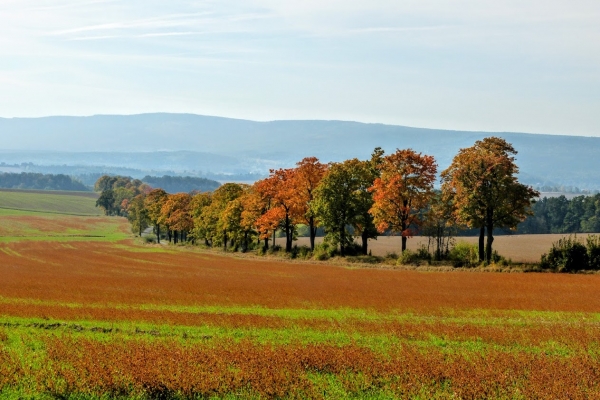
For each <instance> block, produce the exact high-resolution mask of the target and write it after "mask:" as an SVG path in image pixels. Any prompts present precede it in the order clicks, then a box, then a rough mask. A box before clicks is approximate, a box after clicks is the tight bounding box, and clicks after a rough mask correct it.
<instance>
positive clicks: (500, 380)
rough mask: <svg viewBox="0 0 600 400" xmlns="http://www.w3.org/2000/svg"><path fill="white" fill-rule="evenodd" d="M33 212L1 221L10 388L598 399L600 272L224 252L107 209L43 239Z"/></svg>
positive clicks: (2, 382)
mask: <svg viewBox="0 0 600 400" xmlns="http://www.w3.org/2000/svg"><path fill="white" fill-rule="evenodd" d="M33 214H36V215H38V214H39V213H30V214H27V213H22V214H21V215H1V216H0V229H4V227H5V225H7V223H6V221H12V222H11V223H12V225H11V226H12V228H10V230H7V231H6V232H8V233H7V235H15V236H13V237H12V238H10V240H8V239H7V240H6V241H4V242H2V243H0V276H1V277H2V278H1V280H0V391H2V392H1V393H0V396H1V397H3V398H15V399H17V398H48V399H53V398H60V399H69V398H70V399H100V398H137V399H144V398H148V399H162V398H339V399H342V398H381V399H383V398H386V399H387V398H415V399H416V398H419V399H428V398H464V399H471V398H572V399H576V398H581V399H584V398H600V363H599V361H600V360H599V358H600V296H598V293H600V275H562V274H550V273H543V274H541V273H540V274H533V273H532V274H522V273H521V274H517V273H515V274H509V273H492V272H470V271H456V272H419V271H403V270H386V269H376V268H371V269H364V268H348V267H341V266H334V265H331V264H327V263H312V262H295V261H284V260H276V259H262V258H256V257H242V256H235V255H222V254H218V253H216V252H207V251H202V250H199V249H197V248H194V247H175V246H159V245H142V244H139V243H137V242H135V241H134V240H133V239H131V238H125V237H126V235H125V229H126V224H124V223H123V221H122V220H120V219H117V218H107V217H96V218H98V221H104V222H105V223H106V225H105V226H104V227H103V229H104V231H105V233H106V235H105V236H104V237H102V238H94V237H92V236H91V235H90V236H89V237H86V236H80V237H77V238H76V239H77V240H70V239H68V238H66V237H63V238H61V240H46V239H42V238H40V239H36V240H31V239H29V238H26V235H24V233H23V232H20V231H19V226H20V225H19V224H18V223H17V222H15V221H18V218H21V219H22V220H23V221H29V222H27V223H25V222H24V223H23V225H21V226H22V227H23V230H29V229H31V228H32V227H33V228H35V229H37V230H38V231H40V232H44V230H46V229H49V230H50V231H51V232H52V233H56V232H60V231H61V229H62V228H60V229H59V228H58V227H56V226H52V227H51V228H46V227H44V226H37V224H38V223H41V221H35V220H30V219H27V218H31V217H32V216H33ZM12 217H16V218H17V220H14V219H10V218H12ZM53 217H54V218H57V219H56V220H55V222H56V223H59V222H60V221H61V219H62V218H64V221H66V222H64V223H65V224H66V225H69V226H75V225H77V226H79V228H78V229H80V230H81V232H84V231H85V230H86V229H94V228H93V227H94V226H95V225H94V222H92V221H90V220H89V218H90V217H83V216H82V217H77V216H59V215H54V216H53ZM44 218H50V216H46V215H45V216H44ZM92 220H93V221H95V219H92ZM44 221H45V220H44Z"/></svg>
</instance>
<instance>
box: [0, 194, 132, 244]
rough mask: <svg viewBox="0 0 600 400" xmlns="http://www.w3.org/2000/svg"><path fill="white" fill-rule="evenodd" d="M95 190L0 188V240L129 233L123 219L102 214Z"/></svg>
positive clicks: (122, 235)
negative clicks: (64, 190)
mask: <svg viewBox="0 0 600 400" xmlns="http://www.w3.org/2000/svg"><path fill="white" fill-rule="evenodd" d="M96 198H97V194H96V193H91V192H61V191H41V190H40V191H35V190H6V189H1V190H0V242H14V241H19V240H42V241H44V240H47V241H57V240H59V241H65V240H67V241H69V240H74V241H78V240H108V241H117V240H122V239H125V238H128V237H129V236H130V235H129V234H128V232H129V227H128V223H127V221H126V220H125V219H124V218H115V217H104V216H102V210H101V209H99V208H97V207H96Z"/></svg>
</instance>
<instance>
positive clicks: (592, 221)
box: [518, 194, 600, 234]
mask: <svg viewBox="0 0 600 400" xmlns="http://www.w3.org/2000/svg"><path fill="white" fill-rule="evenodd" d="M532 212H533V215H532V216H530V217H528V218H527V219H526V220H525V221H524V222H522V223H521V224H519V227H518V232H519V233H523V234H535V233H592V232H600V194H596V195H594V196H577V197H574V198H572V199H570V200H569V199H567V198H566V197H565V196H559V197H548V198H543V199H541V200H539V201H537V202H536V203H535V204H533V206H532Z"/></svg>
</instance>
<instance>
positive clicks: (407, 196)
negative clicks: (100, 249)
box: [96, 137, 537, 262]
mask: <svg viewBox="0 0 600 400" xmlns="http://www.w3.org/2000/svg"><path fill="white" fill-rule="evenodd" d="M514 154H516V151H515V149H514V148H513V147H512V146H511V145H510V144H509V143H507V142H506V141H504V140H502V139H499V138H494V137H490V138H486V139H484V140H482V141H477V142H476V143H475V145H474V146H472V147H470V148H466V149H461V150H460V152H459V153H458V155H457V156H456V157H455V158H454V160H453V162H452V164H451V166H450V167H449V168H448V169H446V170H445V171H444V172H443V173H442V189H443V192H444V193H443V195H442V197H441V198H443V199H444V202H445V204H446V205H448V207H450V208H451V210H452V212H450V213H448V212H446V211H447V209H445V210H437V211H436V210H434V208H435V206H434V205H433V203H432V199H433V197H434V194H435V192H434V184H435V181H436V177H437V164H436V162H435V160H434V158H433V157H432V156H429V155H425V154H422V153H417V152H415V151H414V150H412V149H403V150H401V149H398V150H396V152H394V153H392V154H389V155H385V153H384V151H383V150H382V149H380V148H376V149H375V150H374V152H373V154H372V156H371V159H370V160H358V159H351V160H346V161H343V162H335V163H330V164H323V163H321V162H320V161H319V160H318V159H317V158H315V157H307V158H304V159H303V160H301V161H300V162H298V163H297V164H296V166H295V167H294V168H280V169H272V170H271V171H270V174H269V176H268V177H266V178H265V179H262V180H259V181H257V182H255V183H254V184H253V185H251V186H249V185H242V184H237V183H227V184H225V185H223V186H221V187H220V188H218V189H217V190H215V191H214V192H212V193H199V194H185V193H177V194H168V193H166V192H165V191H164V190H162V189H154V190H149V188H144V190H143V192H142V193H139V194H138V195H137V197H134V196H132V197H129V198H124V199H123V202H122V204H121V209H122V211H123V212H124V213H126V214H128V218H129V219H130V222H131V223H132V228H133V229H134V230H135V231H136V232H137V233H138V234H140V235H141V231H142V230H143V229H144V228H145V227H147V226H150V225H151V226H153V227H154V231H155V233H156V237H157V240H158V241H160V237H161V233H160V229H161V227H163V228H165V231H164V233H166V236H167V237H168V239H169V241H174V242H175V243H177V242H178V241H182V242H192V243H195V242H200V243H204V244H205V245H207V246H213V247H214V246H222V247H223V248H224V249H228V248H231V249H234V250H239V249H241V250H242V251H247V250H249V249H252V248H261V249H263V250H267V249H268V248H269V242H271V245H274V243H275V238H276V236H277V233H278V232H280V233H281V234H282V235H283V236H284V237H285V251H286V252H288V253H289V252H291V251H292V248H293V242H294V240H295V238H296V236H297V232H298V227H299V225H301V224H302V225H304V226H305V227H306V228H305V229H308V236H309V237H310V250H311V251H313V250H314V249H315V237H316V234H317V229H318V228H319V227H321V228H323V229H324V231H325V234H326V240H327V241H328V242H329V243H330V244H333V245H334V246H335V247H336V248H339V249H340V254H341V255H342V256H344V255H345V254H346V249H349V248H352V247H353V246H354V241H355V239H356V238H360V239H361V240H362V246H361V251H362V253H363V254H367V253H368V240H369V239H373V238H376V237H377V235H379V234H384V233H385V234H399V235H401V236H402V248H401V250H402V251H404V250H405V249H406V240H407V239H408V238H409V237H411V236H414V235H415V234H417V233H419V232H421V228H422V227H423V225H424V224H425V225H427V226H428V227H432V226H436V229H437V230H438V231H440V229H441V228H442V225H440V223H439V221H438V222H434V221H432V220H431V219H435V218H437V219H438V220H440V217H441V216H443V217H444V218H443V219H444V222H443V224H444V225H448V226H458V225H463V226H468V227H471V228H480V229H481V243H483V232H484V231H485V230H487V232H488V244H487V249H486V251H484V249H483V244H481V245H480V258H481V260H483V258H484V254H487V261H488V262H489V261H490V257H491V252H492V250H491V249H492V247H491V242H492V241H493V236H492V233H493V230H494V228H497V227H508V228H514V227H515V226H516V224H517V223H519V222H520V221H522V220H523V219H524V218H525V217H526V216H527V215H529V214H530V213H531V212H530V204H531V201H532V200H533V198H534V197H535V196H536V194H537V192H535V191H534V190H533V189H531V188H529V187H527V186H524V185H522V184H520V183H519V182H518V181H517V178H516V174H517V173H518V168H517V166H516V164H515V159H514ZM115 185H116V186H119V185H125V186H124V188H127V187H128V186H126V183H124V181H123V179H120V180H119V178H111V177H102V178H101V179H99V180H98V182H97V184H96V187H97V188H98V189H101V188H105V187H106V188H110V189H107V190H106V191H103V192H102V195H101V198H103V196H104V197H106V199H107V200H106V201H109V200H110V199H114V198H116V197H115V196H117V194H118V193H121V192H122V191H123V190H125V189H124V188H121V187H119V188H118V189H119V190H121V189H123V190H121V191H120V192H118V191H117V189H113V187H114V186H115ZM129 185H130V186H131V185H132V183H129ZM103 201H104V200H103ZM438 203H439V202H438ZM142 204H143V207H142ZM442 211H444V212H442ZM450 218H451V219H452V220H450ZM442 231H443V232H445V233H444V235H445V234H447V233H448V232H450V231H449V230H443V229H442ZM442 236H443V235H442ZM442 236H440V235H439V234H438V241H439V237H442ZM440 243H441V242H440ZM439 247H441V244H439V245H438V251H437V253H436V254H437V256H438V257H440V256H441V254H442V252H441V251H439Z"/></svg>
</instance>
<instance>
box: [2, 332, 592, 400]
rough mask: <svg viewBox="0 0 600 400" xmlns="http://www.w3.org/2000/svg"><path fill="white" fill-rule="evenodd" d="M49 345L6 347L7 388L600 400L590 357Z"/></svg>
mask: <svg viewBox="0 0 600 400" xmlns="http://www.w3.org/2000/svg"><path fill="white" fill-rule="evenodd" d="M44 346H45V354H46V355H45V359H44V360H43V362H41V363H39V366H37V367H33V366H31V365H33V364H31V365H29V364H26V363H23V364H19V363H18V362H15V360H16V357H15V356H14V355H13V354H11V353H9V352H7V351H0V376H2V377H4V378H3V380H2V381H0V383H1V384H2V385H4V388H9V387H11V386H15V385H18V384H19V382H20V381H22V380H23V379H25V377H26V376H28V377H29V378H28V379H30V380H32V381H33V382H35V383H34V385H35V389H34V390H36V391H38V392H39V393H47V394H51V395H53V396H56V397H68V396H70V395H74V394H83V395H88V396H102V395H109V396H131V395H142V396H147V397H150V398H174V397H181V398H194V397H199V396H207V397H208V396H225V395H231V394H236V395H239V396H242V397H252V396H261V397H266V398H273V397H310V398H323V397H330V396H333V393H337V396H338V397H340V393H343V397H345V396H364V395H367V394H381V393H386V394H388V395H393V396H395V397H402V398H406V397H414V396H421V397H425V398H429V397H433V396H442V397H454V398H463V399H471V398H498V397H511V398H513V397H524V398H570V399H580V398H581V399H583V398H586V399H587V398H600V364H599V363H598V359H597V358H595V357H594V356H590V355H586V354H580V355H576V356H573V357H557V356H550V355H546V354H528V353H504V352H499V351H489V352H486V353H485V354H481V353H477V352H470V353H469V352H463V353H460V354H444V353H442V352H439V351H435V350H431V351H427V352H422V351H419V350H418V349H415V348H411V347H408V346H403V347H402V346H395V347H392V348H390V349H388V351H387V352H386V353H379V352H374V351H372V350H369V349H366V348H363V347H360V346H357V345H354V344H350V345H346V346H334V345H328V344H314V345H300V344H291V345H285V346H274V345H261V344H256V343H252V342H249V341H242V342H238V343H234V342H230V341H219V342H212V343H204V344H195V345H193V346H186V345H183V344H181V343H179V342H166V341H165V342H152V343H150V342H146V341H143V340H136V341H126V342H112V341H109V342H103V341H96V340H91V339H83V338H74V337H71V336H65V337H61V338H55V337H46V338H45V339H44ZM334 397H335V396H334Z"/></svg>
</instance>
